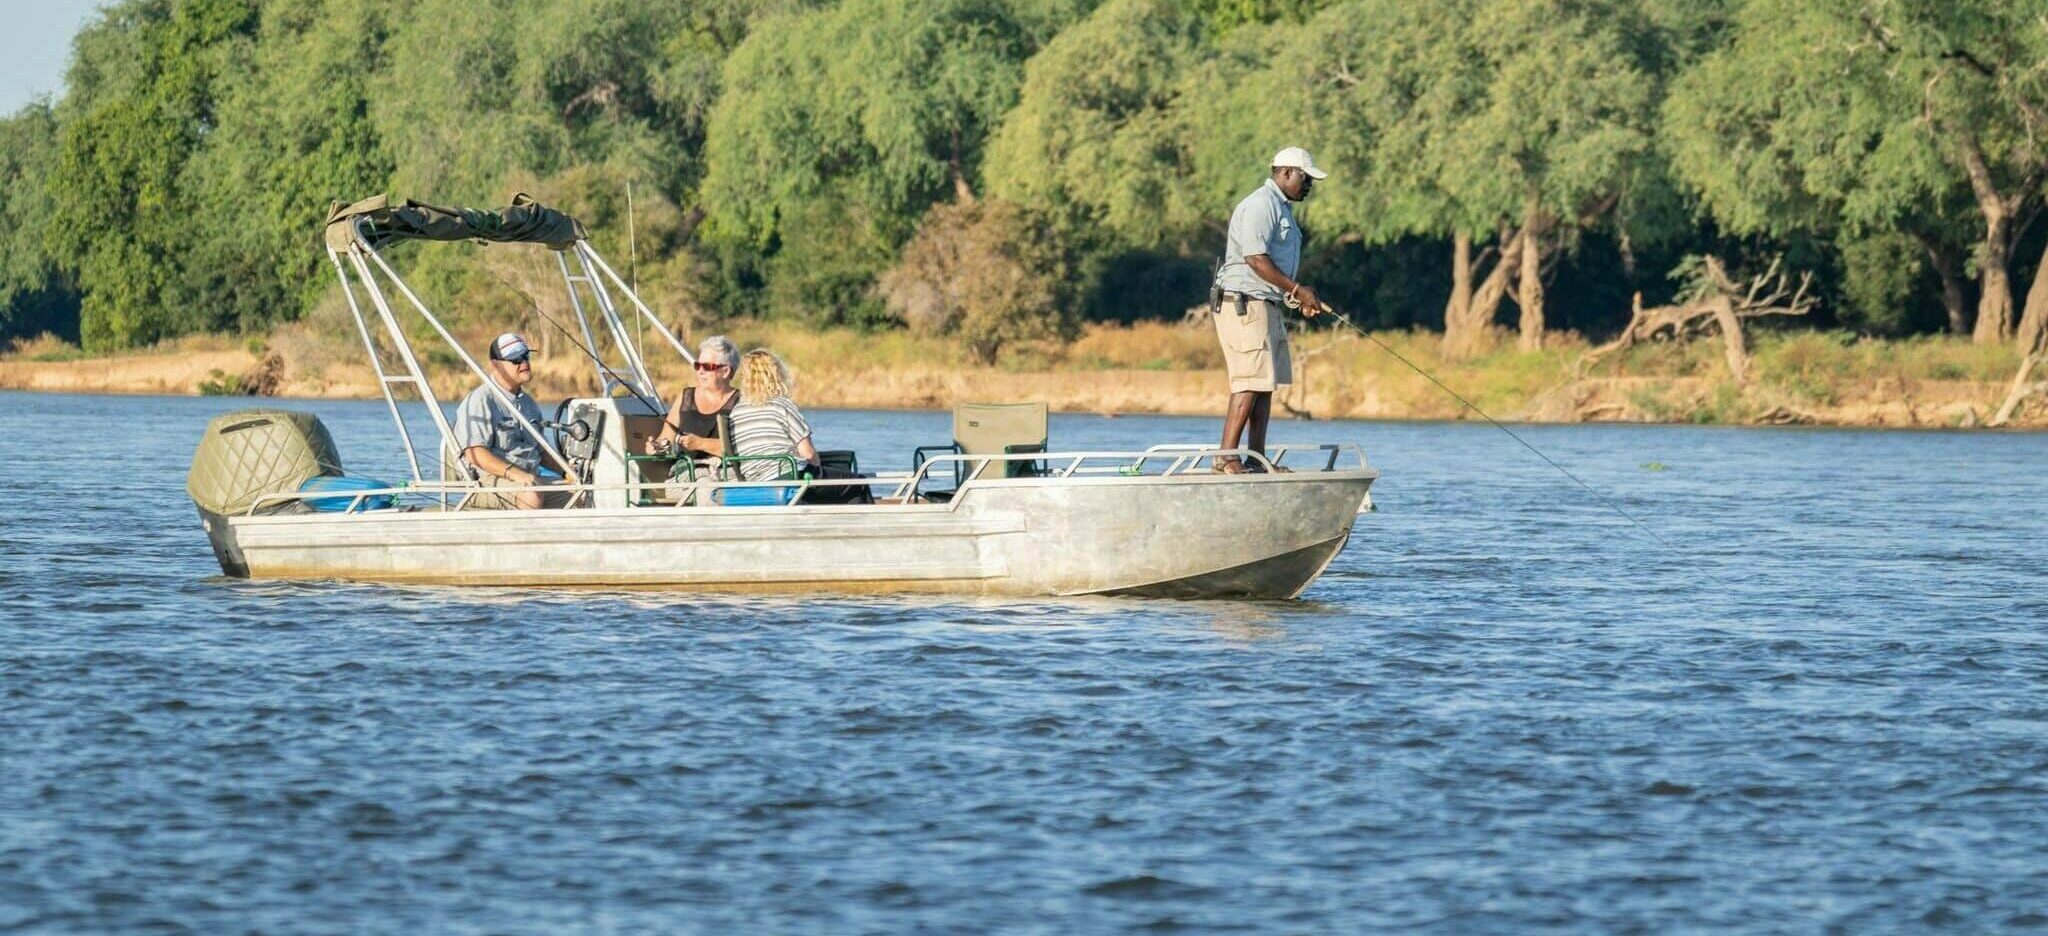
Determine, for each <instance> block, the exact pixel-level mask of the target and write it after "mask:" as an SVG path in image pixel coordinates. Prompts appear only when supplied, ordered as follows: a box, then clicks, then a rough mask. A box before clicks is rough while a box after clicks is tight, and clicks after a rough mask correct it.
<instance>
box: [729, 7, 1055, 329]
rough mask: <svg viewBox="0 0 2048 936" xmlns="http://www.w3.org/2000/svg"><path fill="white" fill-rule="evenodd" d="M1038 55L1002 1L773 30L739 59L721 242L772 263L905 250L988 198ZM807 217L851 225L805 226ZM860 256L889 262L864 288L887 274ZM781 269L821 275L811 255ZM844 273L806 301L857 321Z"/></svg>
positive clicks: (845, 14) (764, 31)
mask: <svg viewBox="0 0 2048 936" xmlns="http://www.w3.org/2000/svg"><path fill="white" fill-rule="evenodd" d="M1029 52H1030V47H1029V44H1028V39H1027V36H1026V35H1025V34H1024V32H1023V31H1022V30H1021V29H1020V27H1019V25H1018V24H1017V23H1016V22H1015V21H1014V20H1013V19H1012V18H1011V16H1010V14H1009V8H1008V7H1007V6H1006V5H1005V4H1002V3H998V2H994V0H940V2H936V3H930V2H912V0H850V2H847V3H844V4H842V5H840V6H838V7H835V8H832V9H827V10H820V11H816V12H812V13H806V14H802V15H796V16H786V17H780V18H777V19H775V20H772V21H770V22H764V23H762V24H761V25H760V26H758V27H757V28H756V29H755V30H754V31H753V32H752V33H751V34H750V35H749V37H748V38H747V40H746V41H745V42H743V43H741V44H740V46H739V47H738V48H737V49H735V50H734V52H733V54H732V56H731V57H730V58H728V59H727V60H726V64H725V68H724V72H723V91H722V92H721V96H720V99H719V102H718V104H717V105H716V107H714V108H713V110H712V113H711V120H710V125H709V128H708V136H707V142H706V146H705V160H706V175H705V179H704V184H703V196H702V197H703V202H704V205H705V208H706V211H707V212H708V217H707V221H706V224H707V228H708V230H709V232H710V233H711V234H712V235H713V236H714V237H717V238H720V239H723V240H725V241H726V242H728V243H746V244H751V245H753V246H754V247H755V248H756V249H758V250H761V251H764V252H767V253H769V254H774V253H776V252H777V250H778V248H779V249H780V250H781V251H784V252H787V251H789V250H790V249H791V248H793V247H797V246H800V245H803V244H805V243H806V242H810V243H815V242H816V241H817V240H818V239H821V238H831V239H833V240H834V241H838V242H850V243H853V244H857V245H866V246H867V247H870V248H872V247H881V248H884V249H885V250H886V251H887V252H893V250H894V248H895V247H896V246H897V245H899V244H901V243H902V242H903V241H904V240H905V239H906V238H907V237H908V236H909V234H910V232H911V230H912V228H913V227H914V225H915V223H916V220H917V219H918V217H920V216H921V215H922V214H923V213H924V210H925V208H926V207H927V206H929V205H931V204H934V203H936V202H938V201H941V200H944V199H946V198H948V197H952V198H956V199H963V200H964V199H969V198H972V197H973V196H974V192H975V188H976V186H977V185H978V183H979V172H980V164H981V156H982V151H983V147H984V142H985V138H986V136H987V134H988V133H989V131H990V129H991V128H992V127H993V126H994V125H995V123H996V122H997V121H998V120H999V119H1001V117H1002V115H1003V114H1004V113H1005V112H1006V111H1007V110H1008V109H1009V107H1010V105H1011V104H1012V103H1013V102H1014V101H1015V99H1016V91H1017V85H1018V82H1019V81H1020V80H1021V78H1022V72H1023V61H1024V59H1025V58H1026V57H1027V56H1028V54H1029ZM799 219H802V220H804V221H808V222H814V223H815V222H817V221H822V220H834V221H838V222H840V223H841V224H843V225H844V226H843V227H838V228H835V229H832V230H826V231H820V230H814V229H809V228H810V226H807V227H806V228H793V227H792V223H793V222H795V221H797V220H799ZM856 253H864V254H866V255H869V256H874V257H877V258H878V259H879V262H878V263H877V264H876V265H875V266H873V267H871V268H868V269H867V270H865V271H863V272H860V273H859V274H858V275H856V276H854V277H852V278H853V279H858V280H869V281H871V279H872V276H873V274H874V273H875V272H878V271H879V270H880V268H881V266H883V265H886V263H887V260H886V257H887V253H886V252H883V251H877V250H872V249H860V250H856ZM777 266H778V267H779V268H776V269H774V273H775V274H776V275H775V277H774V278H777V279H785V280H789V279H793V278H797V277H801V276H802V275H803V274H804V272H805V271H806V270H808V269H810V265H809V264H808V263H807V262H806V261H805V259H804V258H803V257H801V256H792V257H790V258H789V259H788V260H787V261H784V262H783V263H781V264H778V265H777ZM855 266H856V267H858V266H859V264H856V265H855ZM843 272H844V271H843V268H842V275H841V276H840V277H839V279H840V282H839V283H838V284H837V285H836V286H835V285H834V284H833V283H830V282H821V283H819V284H817V285H818V286H819V287H820V288H818V289H815V290H813V289H811V288H809V287H807V286H806V287H803V288H802V289H801V292H802V293H803V294H802V295H799V296H792V297H790V298H791V299H794V300H796V301H798V302H801V303H802V304H803V305H805V306H808V307H809V308H810V309H812V310H814V316H815V317H820V318H834V317H844V316H845V314H846V309H845V306H846V305H847V304H848V303H850V302H854V301H856V297H853V296H850V295H849V294H848V290H847V289H846V288H845V287H846V282H845V281H846V279H848V277H845V276H844V275H843Z"/></svg>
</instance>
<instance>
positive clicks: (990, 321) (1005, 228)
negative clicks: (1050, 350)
mask: <svg viewBox="0 0 2048 936" xmlns="http://www.w3.org/2000/svg"><path fill="white" fill-rule="evenodd" d="M1068 283H1069V277H1068V275H1067V268H1066V257H1065V251H1063V250H1062V249H1061V247H1060V245H1059V238H1058V235H1057V233H1055V231H1054V228H1053V226H1052V224H1050V223H1049V222H1048V221H1047V220H1046V219H1045V218H1044V217H1043V216H1042V215H1040V214H1038V213H1035V212H1032V211H1030V210H1027V209H1025V208H1022V207H1019V206H1018V205H1016V204H1013V203H1011V202H1006V201H999V200H995V199H990V200H986V201H975V202H955V203H953V204H944V205H939V206H937V207H934V208H933V209H932V210H931V212H930V213H928V214H926V215H925V218H924V221H923V222H922V223H920V224H919V225H918V229H917V234H916V235H915V236H914V237H912V238H911V239H910V242H909V243H908V244H905V245H904V248H903V259H902V260H901V261H900V262H899V263H898V264H897V265H896V266H895V267H894V268H892V269H890V270H889V271H888V272H887V273H884V274H883V275H882V277H881V280H880V282H879V286H880V288H881V291H882V294H883V296H884V297H885V298H886V299H887V301H888V305H889V311H890V312H891V313H892V314H894V315H896V316H898V317H899V318H901V319H902V320H903V321H904V322H905V323H906V324H908V325H910V327H911V328H913V329H915V330H918V331H923V332H928V333H938V334H950V335H957V336H958V337H959V338H960V340H961V343H962V344H963V345H965V346H966V348H967V353H968V356H969V357H971V358H972V359H973V360H974V361H975V362H977V363H980V364H993V363H995V362H996V358H997V357H998V356H999V355H1000V354H1001V353H1002V350H1003V348H1004V347H1005V346H1006V345H1010V344H1014V343H1016V342H1019V341H1034V340H1040V339H1047V338H1071V337H1072V336H1073V334H1074V330H1075V326H1076V324H1077V320H1076V317H1075V315H1074V314H1073V311H1072V310H1073V308H1074V304H1073V303H1072V301H1070V299H1069V296H1068V293H1069V286H1068Z"/></svg>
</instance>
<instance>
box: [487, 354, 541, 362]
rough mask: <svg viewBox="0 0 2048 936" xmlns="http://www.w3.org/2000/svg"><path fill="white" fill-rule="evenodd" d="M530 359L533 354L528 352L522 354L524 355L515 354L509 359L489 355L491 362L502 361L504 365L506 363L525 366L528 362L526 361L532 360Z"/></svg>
mask: <svg viewBox="0 0 2048 936" xmlns="http://www.w3.org/2000/svg"><path fill="white" fill-rule="evenodd" d="M532 357H533V352H531V351H529V352H526V353H524V354H515V355H512V356H511V357H499V356H497V355H495V354H493V355H491V360H493V361H504V362H505V363H507V364H525V363H527V362H528V360H529V359H530V358H532Z"/></svg>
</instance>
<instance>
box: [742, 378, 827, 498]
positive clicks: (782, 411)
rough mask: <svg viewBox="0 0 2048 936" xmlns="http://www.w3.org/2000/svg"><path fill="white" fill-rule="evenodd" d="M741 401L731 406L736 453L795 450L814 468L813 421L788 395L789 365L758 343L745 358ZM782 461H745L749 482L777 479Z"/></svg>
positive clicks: (745, 475)
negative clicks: (805, 415)
mask: <svg viewBox="0 0 2048 936" xmlns="http://www.w3.org/2000/svg"><path fill="white" fill-rule="evenodd" d="M734 382H735V383H736V384H738V385H739V391H740V403H739V405H738V406H735V407H733V410H732V454H734V455H793V456H796V458H797V460H798V461H800V462H807V463H809V464H810V466H811V467H812V468H813V469H815V468H816V467H817V465H818V449H817V448H816V447H815V446H813V445H812V444H811V424H810V423H809V422H806V421H805V420H804V414H803V412H802V411H800V410H798V409H797V408H796V403H795V402H794V401H792V400H790V398H789V368H788V367H786V366H784V365H783V363H782V359H781V358H778V357H776V356H775V352H773V351H768V350H765V349H761V348H756V349H754V350H752V351H749V352H747V353H746V355H745V356H743V357H741V358H740V368H739V376H738V377H736V378H734ZM781 470H782V466H781V465H779V464H777V463H776V462H775V461H774V460H772V459H762V460H760V461H748V462H745V463H742V464H741V465H740V476H741V477H742V478H744V479H746V480H748V481H774V480H776V478H777V476H778V474H779V473H780V472H781Z"/></svg>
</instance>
